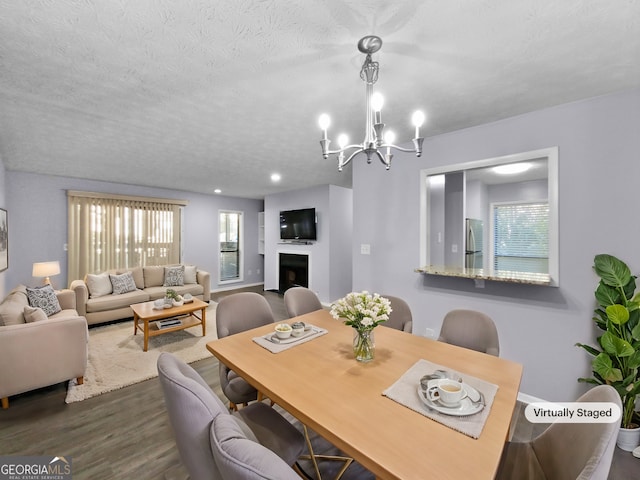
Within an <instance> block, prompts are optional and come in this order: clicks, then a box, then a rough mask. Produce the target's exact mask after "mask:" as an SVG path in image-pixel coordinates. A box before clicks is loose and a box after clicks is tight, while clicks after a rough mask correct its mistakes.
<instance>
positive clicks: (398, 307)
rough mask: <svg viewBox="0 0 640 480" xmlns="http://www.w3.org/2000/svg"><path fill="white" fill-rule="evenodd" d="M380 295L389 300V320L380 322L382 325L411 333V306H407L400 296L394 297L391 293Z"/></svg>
mask: <svg viewBox="0 0 640 480" xmlns="http://www.w3.org/2000/svg"><path fill="white" fill-rule="evenodd" d="M381 296H382V297H384V298H386V299H388V300H389V302H391V313H390V314H389V320H387V321H386V322H384V323H382V325H384V326H386V327H391V328H395V329H396V330H401V331H403V332H409V333H411V331H412V329H413V317H412V315H411V308H409V304H408V303H407V302H406V301H404V300H403V299H402V298H400V297H394V296H393V295H381Z"/></svg>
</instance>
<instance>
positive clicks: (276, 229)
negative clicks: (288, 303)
mask: <svg viewBox="0 0 640 480" xmlns="http://www.w3.org/2000/svg"><path fill="white" fill-rule="evenodd" d="M264 206H265V210H264V226H265V256H264V262H265V263H264V269H265V272H264V288H265V290H277V289H278V287H279V285H278V276H279V272H278V258H279V253H280V252H282V253H297V254H307V255H309V269H310V272H309V288H310V289H312V290H313V291H315V292H316V294H317V295H318V297H319V298H320V300H321V301H322V302H331V301H333V300H336V299H337V298H339V297H341V296H343V295H345V294H346V293H348V292H349V291H350V290H351V268H350V265H351V261H352V258H351V225H352V192H351V190H350V189H347V188H343V187H337V186H335V185H321V186H318V187H313V188H308V189H304V190H294V191H290V192H285V193H278V194H273V195H268V196H267V197H266V198H265V200H264ZM311 207H313V208H315V209H316V216H317V220H318V225H317V234H318V239H317V241H315V242H313V243H312V244H311V245H295V244H291V243H283V242H282V241H281V240H280V211H281V210H296V209H300V208H311Z"/></svg>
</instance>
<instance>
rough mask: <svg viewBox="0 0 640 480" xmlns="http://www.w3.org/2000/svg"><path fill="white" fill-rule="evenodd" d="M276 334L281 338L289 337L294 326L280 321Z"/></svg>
mask: <svg viewBox="0 0 640 480" xmlns="http://www.w3.org/2000/svg"><path fill="white" fill-rule="evenodd" d="M275 330H276V336H277V337H278V338H281V339H285V338H289V337H290V336H291V332H292V331H293V328H291V325H289V324H288V323H279V324H277V325H276V328H275Z"/></svg>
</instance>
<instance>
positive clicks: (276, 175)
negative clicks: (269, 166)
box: [271, 173, 282, 182]
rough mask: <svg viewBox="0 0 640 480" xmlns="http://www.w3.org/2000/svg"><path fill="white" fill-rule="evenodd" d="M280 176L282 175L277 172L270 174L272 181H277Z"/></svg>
mask: <svg viewBox="0 0 640 480" xmlns="http://www.w3.org/2000/svg"><path fill="white" fill-rule="evenodd" d="M281 178H282V177H281V176H280V174H279V173H272V174H271V181H272V182H279V181H280V179H281Z"/></svg>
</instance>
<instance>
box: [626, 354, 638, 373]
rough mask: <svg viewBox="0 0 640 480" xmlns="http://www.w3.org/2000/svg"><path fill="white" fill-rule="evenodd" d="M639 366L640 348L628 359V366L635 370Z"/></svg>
mask: <svg viewBox="0 0 640 480" xmlns="http://www.w3.org/2000/svg"><path fill="white" fill-rule="evenodd" d="M638 367H640V350H636V351H635V352H633V355H631V356H630V357H629V359H628V360H627V368H630V369H632V370H635V369H637V368H638Z"/></svg>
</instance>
